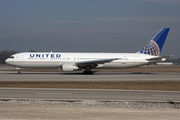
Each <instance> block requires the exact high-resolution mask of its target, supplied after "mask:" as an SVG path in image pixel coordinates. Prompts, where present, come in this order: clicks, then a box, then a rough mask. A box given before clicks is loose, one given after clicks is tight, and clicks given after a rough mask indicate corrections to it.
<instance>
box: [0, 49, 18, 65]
mask: <svg viewBox="0 0 180 120" xmlns="http://www.w3.org/2000/svg"><path fill="white" fill-rule="evenodd" d="M15 53H17V52H16V51H14V50H11V51H9V50H4V51H2V52H0V64H5V60H6V59H7V58H9V57H10V56H11V55H13V54H15Z"/></svg>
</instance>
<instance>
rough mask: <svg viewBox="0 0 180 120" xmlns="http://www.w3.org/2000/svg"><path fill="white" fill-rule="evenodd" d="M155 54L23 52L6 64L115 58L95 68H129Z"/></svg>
mask: <svg viewBox="0 0 180 120" xmlns="http://www.w3.org/2000/svg"><path fill="white" fill-rule="evenodd" d="M154 57H155V56H152V55H147V54H138V53H63V52H24V53H17V54H14V55H13V57H12V58H8V59H7V60H6V63H7V64H10V65H12V66H15V67H18V68H61V67H62V64H64V63H77V62H83V61H94V60H102V59H111V58H116V59H117V60H114V61H112V62H109V63H104V64H98V66H96V67H95V68H106V69H108V68H115V69H116V68H117V69H119V68H130V67H137V66H142V65H147V64H150V62H149V61H148V60H146V59H150V58H154Z"/></svg>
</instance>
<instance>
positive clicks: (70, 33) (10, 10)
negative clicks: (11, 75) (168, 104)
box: [0, 0, 180, 58]
mask: <svg viewBox="0 0 180 120" xmlns="http://www.w3.org/2000/svg"><path fill="white" fill-rule="evenodd" d="M0 3H1V4H0V51H3V50H15V51H17V52H28V51H30V50H34V51H40V52H50V51H53V52H108V53H111V52H113V53H114V52H115V53H135V52H138V51H139V50H141V49H142V48H143V47H144V46H145V45H146V43H148V42H149V41H150V40H151V39H152V38H153V37H154V36H155V35H156V34H157V32H159V31H160V30H161V28H164V27H166V28H170V31H169V34H168V36H167V39H166V42H165V44H164V46H163V49H162V52H161V55H162V56H166V55H174V57H173V58H180V54H179V45H180V40H179V38H180V14H179V11H180V0H0Z"/></svg>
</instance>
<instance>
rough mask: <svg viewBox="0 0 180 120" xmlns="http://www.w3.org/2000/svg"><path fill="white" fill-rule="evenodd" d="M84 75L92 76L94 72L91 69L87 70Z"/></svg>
mask: <svg viewBox="0 0 180 120" xmlns="http://www.w3.org/2000/svg"><path fill="white" fill-rule="evenodd" d="M83 73H84V74H89V75H92V74H93V72H92V71H91V68H86V70H85V71H84V72H83Z"/></svg>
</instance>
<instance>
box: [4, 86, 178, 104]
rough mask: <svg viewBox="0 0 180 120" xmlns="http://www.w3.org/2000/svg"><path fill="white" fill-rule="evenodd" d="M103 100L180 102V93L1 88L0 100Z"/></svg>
mask: <svg viewBox="0 0 180 120" xmlns="http://www.w3.org/2000/svg"><path fill="white" fill-rule="evenodd" d="M11 99H12V100H70V101H74V100H101V101H146V102H180V92H170V91H166V92H163V91H134V90H97V89H96V90H88V89H85V90H80V89H29V88H0V100H11Z"/></svg>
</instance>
